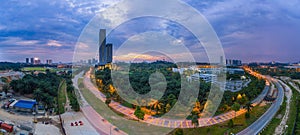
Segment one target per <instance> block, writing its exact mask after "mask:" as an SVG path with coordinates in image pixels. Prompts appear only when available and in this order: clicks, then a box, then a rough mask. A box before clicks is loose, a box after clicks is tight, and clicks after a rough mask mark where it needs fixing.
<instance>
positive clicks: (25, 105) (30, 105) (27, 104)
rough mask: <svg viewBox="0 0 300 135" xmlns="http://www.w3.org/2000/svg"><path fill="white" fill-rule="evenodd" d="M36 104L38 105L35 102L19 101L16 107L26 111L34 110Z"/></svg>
mask: <svg viewBox="0 0 300 135" xmlns="http://www.w3.org/2000/svg"><path fill="white" fill-rule="evenodd" d="M35 104H36V101H35V100H19V101H18V102H17V103H16V104H15V107H19V108H25V109H32V108H33V106H34V105H35Z"/></svg>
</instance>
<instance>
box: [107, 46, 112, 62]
mask: <svg viewBox="0 0 300 135" xmlns="http://www.w3.org/2000/svg"><path fill="white" fill-rule="evenodd" d="M112 46H113V45H112V44H110V43H109V44H106V62H107V63H111V62H112V55H113V54H112V53H113V52H112Z"/></svg>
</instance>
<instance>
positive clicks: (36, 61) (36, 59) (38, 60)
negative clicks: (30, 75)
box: [33, 58, 41, 65]
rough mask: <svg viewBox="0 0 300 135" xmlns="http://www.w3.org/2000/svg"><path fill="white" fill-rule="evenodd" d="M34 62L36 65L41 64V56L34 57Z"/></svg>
mask: <svg viewBox="0 0 300 135" xmlns="http://www.w3.org/2000/svg"><path fill="white" fill-rule="evenodd" d="M33 64H35V65H38V64H41V60H40V59H39V58H34V61H33Z"/></svg>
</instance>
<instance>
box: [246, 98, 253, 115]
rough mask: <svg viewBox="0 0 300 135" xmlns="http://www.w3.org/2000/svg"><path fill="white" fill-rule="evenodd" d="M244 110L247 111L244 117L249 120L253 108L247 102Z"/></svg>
mask: <svg viewBox="0 0 300 135" xmlns="http://www.w3.org/2000/svg"><path fill="white" fill-rule="evenodd" d="M245 108H246V110H247V112H246V114H245V117H246V118H250V111H251V109H252V108H253V105H252V104H251V102H247V103H246V105H245Z"/></svg>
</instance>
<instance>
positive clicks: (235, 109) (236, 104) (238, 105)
mask: <svg viewBox="0 0 300 135" xmlns="http://www.w3.org/2000/svg"><path fill="white" fill-rule="evenodd" d="M240 108H241V105H240V104H239V103H237V102H235V103H234V104H233V105H232V106H231V109H232V110H234V115H235V116H234V117H236V112H237V111H239V110H240Z"/></svg>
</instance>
